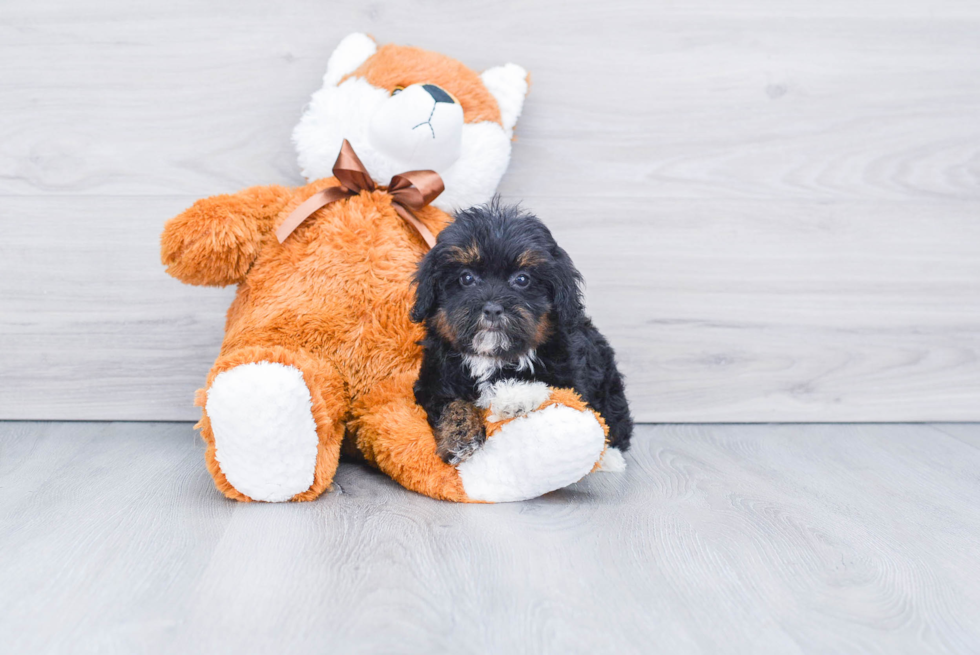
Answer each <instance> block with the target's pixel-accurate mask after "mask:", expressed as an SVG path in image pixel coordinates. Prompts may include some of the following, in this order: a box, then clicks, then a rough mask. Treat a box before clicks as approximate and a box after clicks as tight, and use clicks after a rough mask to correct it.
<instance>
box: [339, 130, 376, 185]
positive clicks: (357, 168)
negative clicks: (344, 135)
mask: <svg viewBox="0 0 980 655" xmlns="http://www.w3.org/2000/svg"><path fill="white" fill-rule="evenodd" d="M333 176H334V177H335V178H337V179H338V180H340V183H341V184H343V185H344V188H345V189H347V190H349V191H352V192H353V193H360V192H361V191H374V189H375V185H374V180H372V179H371V176H370V175H368V172H367V168H365V167H364V164H362V163H361V158H360V157H358V156H357V153H356V152H354V148H353V146H351V144H350V141H348V140H347V139H344V143H343V145H341V146H340V154H339V155H337V161H336V162H334V165H333Z"/></svg>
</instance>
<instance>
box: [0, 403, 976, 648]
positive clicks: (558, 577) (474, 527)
mask: <svg viewBox="0 0 980 655" xmlns="http://www.w3.org/2000/svg"><path fill="white" fill-rule="evenodd" d="M202 454H203V451H202V447H201V443H200V442H199V440H198V439H197V438H196V436H195V434H194V432H193V431H192V428H191V426H190V424H185V423H0V644H3V645H4V647H3V648H2V649H0V650H3V652H4V653H44V652H57V653H68V652H100V653H141V652H152V653H156V652H161V653H162V652H168V653H197V652H208V653H218V652H231V653H237V654H244V653H253V652H264V653H307V652H320V653H390V652H407V653H412V652H418V653H438V652H448V653H470V652H472V653H492V652H498V653H574V652H589V653H605V652H611V653H641V652H642V653H649V652H663V653H671V654H674V653H713V652H744V653H762V652H765V653H796V652H806V653H823V652H826V653H844V652H848V653H850V652H875V653H904V652H915V653H921V652H937V653H938V652H944V653H945V652H952V653H976V652H980V584H978V583H980V558H978V553H980V473H978V472H980V425H970V424H937V425H901V424H896V425H862V426H858V425H793V426H790V425H754V426H745V425H713V426H694V425H689V426H671V425H664V426H657V427H651V426H644V427H641V428H640V431H639V434H638V436H637V438H636V441H635V447H634V449H633V450H632V451H631V452H630V454H629V456H628V462H629V469H628V471H627V473H626V474H624V475H611V474H596V475H592V476H590V477H588V478H587V479H586V480H584V481H582V482H580V483H579V484H577V485H575V486H574V487H571V488H569V489H567V490H564V491H562V492H559V493H555V494H551V495H549V496H547V497H544V498H540V499H538V500H535V501H532V502H526V503H520V504H505V505H492V506H465V505H453V504H448V503H442V502H437V501H432V500H429V499H427V498H423V497H421V496H417V495H415V494H412V493H409V492H406V491H403V490H402V489H400V488H399V487H397V486H396V485H394V484H393V483H392V482H390V481H389V480H387V479H386V478H384V477H382V476H381V475H379V474H377V473H375V472H373V471H369V470H366V469H363V468H361V467H359V466H357V465H353V464H345V465H342V467H341V469H340V472H339V474H338V477H337V485H336V488H335V490H334V491H333V493H331V494H329V495H327V496H325V497H323V498H321V499H320V500H318V501H316V502H313V503H305V504H288V505H262V504H251V505H244V504H236V503H233V502H230V501H226V500H225V499H224V498H222V497H220V496H219V495H218V494H217V493H216V492H215V491H214V489H213V487H212V486H211V481H210V479H209V477H208V475H207V472H206V471H205V469H204V463H203V457H202Z"/></svg>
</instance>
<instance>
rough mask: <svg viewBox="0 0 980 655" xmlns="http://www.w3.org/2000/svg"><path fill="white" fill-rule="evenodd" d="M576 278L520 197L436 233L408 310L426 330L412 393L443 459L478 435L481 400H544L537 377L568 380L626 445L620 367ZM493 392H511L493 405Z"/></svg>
mask: <svg viewBox="0 0 980 655" xmlns="http://www.w3.org/2000/svg"><path fill="white" fill-rule="evenodd" d="M581 281H582V277H581V274H580V273H579V272H578V270H576V268H575V266H574V265H573V264H572V261H571V259H570V258H569V257H568V254H567V253H566V252H565V251H564V250H562V249H561V248H560V247H559V246H558V244H557V243H555V240H554V238H553V237H552V236H551V232H550V231H549V230H548V228H547V227H545V226H544V224H543V223H542V222H541V221H540V220H538V219H537V218H536V217H534V216H532V215H531V214H529V213H527V212H524V211H523V210H521V209H519V208H517V207H508V206H501V205H500V204H499V203H498V202H496V201H494V202H492V203H490V204H488V205H482V206H479V207H474V208H472V209H468V210H466V211H463V212H460V213H458V214H457V215H456V219H455V221H454V222H453V223H452V224H451V225H449V226H448V227H446V228H445V229H444V230H443V231H442V233H441V234H440V235H439V238H438V241H437V243H436V245H435V247H434V248H433V249H432V250H431V251H430V252H429V253H428V255H426V257H425V258H424V259H423V260H422V262H421V264H420V265H419V269H418V271H417V272H416V274H415V284H416V300H415V306H414V307H413V309H412V314H411V317H412V320H413V321H415V322H417V323H421V322H424V324H425V328H426V337H425V339H424V340H423V341H422V346H423V348H424V357H423V361H422V368H421V371H420V372H419V379H418V382H417V383H416V385H415V398H416V401H417V402H418V403H419V405H421V406H422V408H423V409H425V411H426V413H427V414H428V420H429V423H430V424H431V425H432V428H433V431H434V432H435V435H436V441H437V446H438V453H439V456H440V457H441V458H442V459H443V461H445V462H447V463H449V464H453V465H455V464H458V463H460V462H462V461H464V460H465V459H466V458H467V457H469V456H470V455H472V454H473V453H474V452H476V450H477V449H479V448H480V446H481V445H483V443H484V442H485V441H486V434H485V431H484V423H483V417H482V413H481V411H480V408H481V407H483V408H486V407H490V408H491V411H492V412H493V413H494V414H497V415H498V416H500V417H501V418H503V417H506V416H515V415H520V414H523V413H527V412H529V411H531V410H533V409H535V408H536V407H537V406H538V405H539V404H540V403H541V402H543V401H544V400H546V399H547V390H546V387H545V385H550V386H552V387H566V388H567V387H570V388H573V389H575V391H577V392H578V393H579V395H580V396H581V397H582V398H583V400H585V401H586V402H587V403H588V404H589V405H590V406H591V407H592V408H593V409H594V410H596V411H597V412H599V414H601V415H602V417H603V418H604V419H605V421H606V424H607V425H608V426H609V445H610V446H611V447H612V448H617V449H619V450H621V451H622V450H626V449H627V448H629V443H630V437H631V436H632V433H633V419H632V417H631V416H630V410H629V406H628V404H627V402H626V396H625V393H624V388H623V377H622V375H620V373H619V371H618V370H617V368H616V361H615V356H614V353H613V349H612V347H611V346H610V345H609V343H608V342H607V341H606V339H605V338H604V337H603V336H602V335H601V334H600V333H599V331H598V330H597V329H596V328H595V327H594V326H593V325H592V321H591V319H589V317H588V316H586V315H585V311H584V309H583V306H582V293H581V289H580V284H581ZM518 382H525V383H533V384H531V385H527V386H524V385H521V386H524V388H525V389H526V390H527V392H526V393H524V394H523V396H524V401H523V405H522V401H521V400H520V399H519V398H517V397H518V396H520V395H521V394H520V393H517V394H515V393H514V392H515V391H518V389H517V386H518ZM535 390H536V392H535ZM542 391H544V395H543V397H542V393H541V392H542ZM508 392H509V393H508ZM491 396H496V397H497V398H498V399H499V398H500V397H501V396H504V397H508V396H509V397H510V398H511V402H509V403H508V402H505V403H504V404H505V405H507V406H506V407H500V408H498V407H495V406H491V403H492V402H494V401H493V400H492V399H491ZM515 399H516V400H515Z"/></svg>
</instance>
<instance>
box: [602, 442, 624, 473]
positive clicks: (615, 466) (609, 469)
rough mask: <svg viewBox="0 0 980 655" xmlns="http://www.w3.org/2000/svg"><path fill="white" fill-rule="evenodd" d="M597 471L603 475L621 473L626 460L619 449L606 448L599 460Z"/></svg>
mask: <svg viewBox="0 0 980 655" xmlns="http://www.w3.org/2000/svg"><path fill="white" fill-rule="evenodd" d="M599 470H600V471H602V472H603V473H622V472H623V471H625V470H626V459H625V458H623V453H622V451H620V450H619V448H606V452H604V453H602V459H600V460H599Z"/></svg>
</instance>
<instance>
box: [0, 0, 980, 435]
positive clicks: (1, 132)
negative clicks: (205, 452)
mask: <svg viewBox="0 0 980 655" xmlns="http://www.w3.org/2000/svg"><path fill="white" fill-rule="evenodd" d="M798 5H799V6H797V5H786V4H785V3H781V4H779V5H777V4H774V3H770V2H767V1H764V0H742V1H740V2H738V3H730V2H722V1H721V0H704V1H698V2H686V3H668V2H663V1H660V0H656V1H653V2H644V3H636V2H630V1H628V0H613V1H611V2H608V3H604V5H603V21H602V25H603V27H602V28H597V25H596V20H595V15H594V13H595V11H594V10H595V8H594V3H559V2H557V1H553V0H547V1H543V2H536V3H519V4H515V3H509V2H503V1H499V2H491V3H482V4H480V5H479V6H477V5H473V6H466V5H460V4H459V3H446V2H434V3H430V2H427V3H421V2H414V1H413V2H401V3H396V2H376V3H372V4H370V5H363V6H362V5H358V4H357V3H347V4H343V3H335V2H314V1H313V0H290V2H288V3H285V4H284V3H280V4H278V5H276V7H275V8H274V9H273V8H270V6H269V5H267V4H266V3H260V2H255V1H253V0H247V1H245V2H237V3H228V2H223V1H220V0H211V1H209V2H186V1H185V2H178V3H166V4H164V3H159V4H155V5H154V4H149V5H147V4H140V5H139V6H135V5H132V4H131V3H125V2H122V1H121V0H111V1H109V2H98V3H96V2H90V1H87V0H86V1H83V2H75V3H65V2H63V1H61V0H46V1H41V2H35V3H30V4H27V3H22V4H15V3H8V4H6V5H4V6H2V7H0V58H2V59H3V61H5V62H7V64H6V65H5V66H4V67H2V69H0V229H2V231H3V234H4V238H3V239H0V418H52V419H138V420H148V419H158V420H173V419H191V418H194V417H195V416H196V410H194V408H192V407H191V406H190V403H191V398H192V394H193V390H194V389H195V388H197V387H198V386H199V385H200V384H201V381H202V380H203V378H204V374H205V372H206V370H207V369H208V367H209V366H210V363H211V362H212V361H213V359H214V356H215V355H216V352H217V346H218V344H219V342H220V337H221V325H222V318H221V317H222V315H223V313H224V311H225V309H226V308H227V305H228V302H229V299H230V292H229V291H228V290H202V289H192V288H183V287H180V286H179V285H177V283H176V282H174V281H172V280H169V279H167V278H165V277H164V276H163V274H162V273H161V271H160V267H159V264H158V258H157V254H156V249H157V236H158V233H159V230H160V227H161V226H162V223H163V221H164V220H165V219H166V218H168V217H170V216H171V215H173V214H175V213H177V212H178V211H180V210H181V209H182V208H184V207H186V206H187V205H189V204H190V203H191V202H192V201H193V200H194V199H196V198H197V197H201V196H206V195H211V194H215V193H221V192H229V191H234V190H236V189H239V188H242V187H245V186H249V185H252V184H262V183H286V184H290V183H298V182H300V179H299V176H298V173H297V167H296V165H295V156H294V153H293V152H292V149H291V147H290V144H289V133H290V130H291V128H292V125H293V124H294V123H295V121H296V120H297V118H298V116H299V114H300V112H301V110H302V107H303V105H304V104H305V102H306V100H307V99H308V97H309V94H310V93H311V91H312V90H314V89H315V88H316V87H317V86H318V84H319V79H320V77H321V75H322V73H323V69H324V66H325V62H326V60H327V58H328V56H329V53H330V51H331V49H332V48H333V46H334V45H335V44H336V42H337V41H338V40H339V39H340V38H341V37H342V36H343V35H345V34H346V33H348V32H351V31H354V30H367V31H369V32H371V33H372V34H374V35H375V36H376V37H377V38H378V39H379V40H381V41H388V40H394V41H402V42H405V41H408V42H414V43H417V44H419V45H422V46H424V47H428V48H432V49H436V50H441V51H444V52H447V53H449V54H452V55H455V56H457V57H459V58H460V59H462V60H464V61H465V62H466V63H468V64H470V65H472V66H474V67H476V68H485V67H489V66H492V65H496V64H498V63H501V62H503V61H516V62H519V63H521V64H523V65H525V66H526V67H527V68H528V69H530V70H531V71H532V73H533V88H532V94H531V96H530V97H529V99H528V104H527V107H526V112H525V115H524V116H523V117H522V119H521V123H520V125H519V127H518V136H519V140H518V142H517V143H516V144H515V150H514V160H513V164H512V166H511V170H510V172H509V173H508V176H507V177H506V178H505V180H504V183H503V185H502V192H503V194H504V196H505V197H506V198H507V199H511V200H519V199H522V200H524V202H525V204H526V205H527V206H528V207H529V208H531V209H534V210H535V211H537V212H538V213H539V214H541V215H542V217H544V218H545V219H546V220H547V222H548V223H549V225H550V226H552V228H553V229H554V231H555V233H556V234H557V235H558V237H559V239H560V241H561V242H562V244H563V245H565V246H566V247H567V248H568V249H569V251H571V252H572V254H573V256H574V257H575V259H576V261H577V262H578V263H579V265H580V267H581V268H582V269H583V272H585V274H586V279H587V281H588V283H589V305H590V309H591V311H592V313H593V314H594V315H595V318H596V320H597V322H598V323H599V325H600V326H601V327H602V328H603V330H604V331H605V332H606V333H607V334H608V336H609V337H610V339H611V340H612V342H613V344H614V346H616V347H617V349H618V351H619V353H620V359H621V360H622V361H623V365H624V369H625V370H626V373H627V375H628V383H629V393H630V397H631V399H632V402H633V405H634V407H635V410H636V414H637V416H638V418H640V419H641V420H644V421H682V422H683V421H695V422H704V421H777V420H778V421H809V420H819V421H881V420H910V421H926V420H977V419H980V347H978V339H980V258H978V257H977V256H976V254H975V253H976V252H977V251H980V228H978V227H977V222H976V220H975V217H976V216H977V212H978V209H980V184H978V182H980V122H978V121H977V120H976V117H977V116H978V115H980V5H976V4H975V3H962V2H953V1H949V2H925V0H922V1H908V2H902V3H887V6H886V5H885V4H882V3H853V2H842V1H834V2H826V3H819V5H818V4H817V3H798ZM811 5H812V6H811ZM311 24H314V25H318V26H322V29H316V30H310V29H305V26H307V25H311ZM461 25H465V26H466V29H459V26H461ZM545 33H546V34H548V39H547V40H542V39H541V38H540V35H541V34H545Z"/></svg>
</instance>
